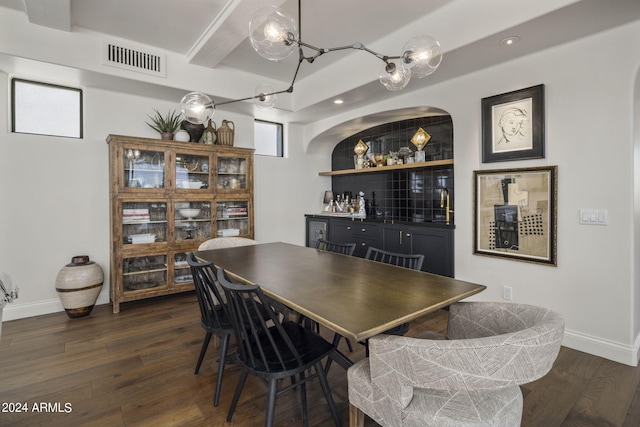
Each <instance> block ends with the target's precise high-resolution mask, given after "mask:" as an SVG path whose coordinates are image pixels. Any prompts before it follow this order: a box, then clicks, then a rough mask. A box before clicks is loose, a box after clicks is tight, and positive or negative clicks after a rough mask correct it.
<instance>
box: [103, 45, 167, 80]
mask: <svg viewBox="0 0 640 427" xmlns="http://www.w3.org/2000/svg"><path fill="white" fill-rule="evenodd" d="M103 52H104V57H103V61H102V62H103V64H105V65H109V66H111V67H116V68H122V69H124V70H130V71H137V72H139V73H145V74H151V75H153V76H159V77H166V72H165V57H164V55H163V54H158V53H154V52H150V51H148V50H146V51H145V50H142V49H135V48H130V47H125V46H123V45H122V43H113V42H105V43H104V48H103Z"/></svg>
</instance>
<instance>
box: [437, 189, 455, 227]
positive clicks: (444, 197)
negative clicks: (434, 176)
mask: <svg viewBox="0 0 640 427" xmlns="http://www.w3.org/2000/svg"><path fill="white" fill-rule="evenodd" d="M449 206H450V204H449V190H447V189H446V188H443V189H441V190H440V207H441V208H444V220H445V222H446V224H447V225H449V224H450V223H451V216H450V214H452V213H454V212H453V211H452V210H451V209H449Z"/></svg>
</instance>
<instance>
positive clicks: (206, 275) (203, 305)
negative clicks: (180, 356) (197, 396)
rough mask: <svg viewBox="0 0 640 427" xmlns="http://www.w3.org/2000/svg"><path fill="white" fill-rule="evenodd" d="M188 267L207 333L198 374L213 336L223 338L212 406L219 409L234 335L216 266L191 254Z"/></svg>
mask: <svg viewBox="0 0 640 427" xmlns="http://www.w3.org/2000/svg"><path fill="white" fill-rule="evenodd" d="M187 263H188V264H189V267H191V274H192V276H193V283H194V285H195V288H196V296H197V297H198V305H199V306H200V325H202V328H203V329H204V330H205V331H206V335H205V336H204V341H203V342H202V348H201V350H200V357H198V363H197V364H196V369H195V373H196V374H197V373H198V372H199V371H200V365H201V364H202V360H203V359H204V355H205V353H206V352H207V348H208V347H209V342H210V341H211V337H212V335H217V336H218V337H219V338H220V359H219V361H218V380H217V382H216V391H215V394H214V397H213V406H218V402H219V400H220V389H221V388H222V374H223V372H224V365H225V362H226V358H227V351H228V349H229V337H230V336H231V334H232V333H233V327H232V326H231V320H230V319H229V317H228V316H227V313H226V310H225V307H224V299H223V298H222V295H221V290H220V289H218V287H217V286H216V282H217V277H216V272H215V269H214V266H213V264H212V263H210V262H198V260H197V259H196V257H195V255H194V254H193V253H192V252H189V253H188V254H187Z"/></svg>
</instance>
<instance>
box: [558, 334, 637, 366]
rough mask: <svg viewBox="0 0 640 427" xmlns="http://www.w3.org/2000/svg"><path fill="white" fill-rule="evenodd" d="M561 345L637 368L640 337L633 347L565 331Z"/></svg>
mask: <svg viewBox="0 0 640 427" xmlns="http://www.w3.org/2000/svg"><path fill="white" fill-rule="evenodd" d="M562 345H564V346H565V347H569V348H572V349H574V350H578V351H582V352H584V353H589V354H593V355H595V356H599V357H602V358H604V359H609V360H613V361H614V362H618V363H622V364H625V365H629V366H638V355H639V354H640V335H639V336H638V337H636V340H635V342H634V344H633V346H628V345H624V344H620V343H618V342H614V341H609V340H605V339H602V338H598V337H594V336H591V335H587V334H583V333H580V332H575V331H570V330H568V329H565V331H564V338H563V340H562Z"/></svg>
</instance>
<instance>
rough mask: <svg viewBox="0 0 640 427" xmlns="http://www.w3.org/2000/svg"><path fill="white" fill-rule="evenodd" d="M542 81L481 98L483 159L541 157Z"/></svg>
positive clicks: (542, 150) (494, 160) (542, 123)
mask: <svg viewBox="0 0 640 427" xmlns="http://www.w3.org/2000/svg"><path fill="white" fill-rule="evenodd" d="M544 145H545V141H544V85H543V84H540V85H537V86H532V87H528V88H526V89H520V90H516V91H513V92H508V93H503V94H501V95H494V96H490V97H488V98H482V163H492V162H504V161H509V160H526V159H542V158H544Z"/></svg>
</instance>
